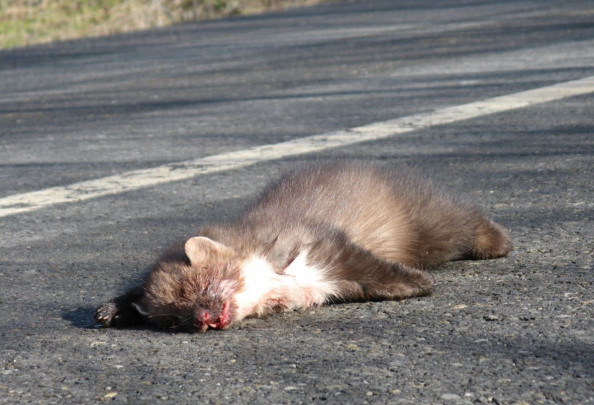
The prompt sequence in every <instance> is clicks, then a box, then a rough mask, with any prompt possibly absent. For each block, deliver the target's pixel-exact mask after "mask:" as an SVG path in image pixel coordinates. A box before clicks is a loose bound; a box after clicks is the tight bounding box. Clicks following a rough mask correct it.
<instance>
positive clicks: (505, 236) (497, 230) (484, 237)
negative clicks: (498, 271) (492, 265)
mask: <svg viewBox="0 0 594 405" xmlns="http://www.w3.org/2000/svg"><path fill="white" fill-rule="evenodd" d="M511 250H512V242H511V240H510V237H509V233H508V232H507V230H506V229H505V228H504V227H502V226H501V225H499V224H497V223H495V222H493V221H490V220H488V219H485V218H481V220H480V222H479V224H478V226H477V227H476V228H475V233H474V242H473V246H472V250H471V251H470V252H468V255H467V258H468V259H478V260H480V259H493V258H495V257H502V256H507V255H508V253H509V252H510V251H511Z"/></svg>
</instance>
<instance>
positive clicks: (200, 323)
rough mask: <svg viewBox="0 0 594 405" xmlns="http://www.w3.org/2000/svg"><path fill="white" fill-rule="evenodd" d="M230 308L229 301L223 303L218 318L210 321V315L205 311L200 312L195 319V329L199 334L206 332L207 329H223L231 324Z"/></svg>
mask: <svg viewBox="0 0 594 405" xmlns="http://www.w3.org/2000/svg"><path fill="white" fill-rule="evenodd" d="M230 307H231V304H230V303H229V301H225V302H224V303H223V307H222V308H221V312H220V313H219V316H218V317H217V318H216V319H214V320H211V315H210V313H208V312H207V311H204V312H201V313H200V314H199V315H198V316H197V318H196V321H197V322H196V327H197V328H198V330H199V331H200V332H206V331H207V330H208V329H225V328H226V327H227V326H229V324H230V323H231V313H230Z"/></svg>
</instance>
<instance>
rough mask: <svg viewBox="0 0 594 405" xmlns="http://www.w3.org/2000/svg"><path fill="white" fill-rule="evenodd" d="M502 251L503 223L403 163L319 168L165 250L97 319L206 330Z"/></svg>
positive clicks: (377, 295)
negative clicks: (140, 281)
mask: <svg viewBox="0 0 594 405" xmlns="http://www.w3.org/2000/svg"><path fill="white" fill-rule="evenodd" d="M511 248H512V245H511V242H510V239H509V236H508V233H507V231H506V230H505V229H504V228H502V227H501V226H499V225H498V224H496V223H494V222H491V221H489V220H488V219H486V218H485V217H484V216H483V215H482V214H481V212H480V211H479V210H478V209H477V208H475V207H474V206H472V205H470V204H468V203H464V202H460V201H456V200H454V199H452V198H451V197H450V196H448V195H447V194H446V193H445V192H444V191H442V190H438V189H436V188H435V187H433V186H432V185H431V184H430V182H429V181H426V180H420V179H418V178H416V177H415V176H412V175H410V174H409V173H408V171H407V170H405V169H402V168H400V169H397V168H392V169H380V168H377V167H375V166H373V165H372V164H369V163H346V162H341V163H332V164H325V165H318V166H315V167H312V168H308V169H305V170H301V171H299V172H297V173H294V174H290V175H288V176H285V177H284V178H282V179H281V180H280V181H278V182H277V183H275V184H272V185H271V186H269V187H268V188H267V189H266V190H265V191H264V193H263V194H262V195H261V197H260V198H259V199H258V200H257V201H256V202H255V203H254V204H253V205H252V206H250V207H249V208H248V209H247V210H246V211H245V213H244V214H243V215H242V216H241V217H240V218H239V219H238V220H236V221H234V222H230V223H225V224H213V225H208V226H205V227H203V228H201V229H199V231H198V232H197V234H196V236H194V237H192V238H190V239H188V240H187V241H185V243H182V244H180V245H178V246H175V247H173V248H172V249H171V250H169V251H168V252H167V253H165V254H164V255H163V256H162V257H161V258H160V259H159V260H158V261H157V262H156V263H155V264H154V265H153V267H152V269H151V270H150V272H149V273H148V275H147V276H146V277H145V279H144V281H143V284H142V285H141V286H138V287H136V288H133V289H131V290H130V291H128V292H127V293H126V294H124V295H122V296H120V297H117V298H115V299H113V300H111V301H109V302H108V303H106V304H105V305H103V306H101V307H99V308H98V309H97V311H96V314H95V320H96V321H97V322H98V323H99V324H101V325H103V326H116V327H123V326H129V325H132V324H137V323H148V324H150V325H153V326H156V327H159V328H169V329H171V330H187V331H198V332H205V331H206V330H208V329H223V328H226V327H228V326H229V325H230V324H232V323H233V322H236V321H239V320H241V319H243V318H245V317H247V316H262V315H265V314H268V313H271V312H274V311H280V310H285V309H291V308H304V307H310V306H314V305H321V304H324V303H328V302H336V301H361V300H394V299H403V298H409V297H418V296H422V295H427V294H430V293H431V291H432V287H433V282H432V279H431V277H430V275H429V273H427V272H426V271H425V270H424V269H426V268H428V267H432V266H436V265H438V264H440V263H443V262H446V261H448V260H452V259H490V258H494V257H500V256H506V255H507V254H508V253H509V251H510V250H511Z"/></svg>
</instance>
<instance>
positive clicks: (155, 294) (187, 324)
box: [133, 236, 243, 332]
mask: <svg viewBox="0 0 594 405" xmlns="http://www.w3.org/2000/svg"><path fill="white" fill-rule="evenodd" d="M184 251H185V256H186V257H183V258H179V257H177V258H168V257H167V256H166V257H165V258H163V259H161V260H160V261H159V262H158V263H157V264H156V265H155V267H154V268H153V270H152V271H151V273H150V274H149V276H148V278H147V279H146V281H145V285H144V295H143V297H142V298H141V299H140V300H139V301H137V302H136V303H134V304H133V305H134V307H135V308H136V310H137V311H138V312H139V313H140V314H141V315H142V316H143V317H144V318H145V319H146V321H147V322H148V323H149V324H151V325H153V326H156V327H159V328H163V329H171V330H185V331H192V332H195V331H197V332H206V331H207V330H208V329H224V328H226V327H227V326H229V324H231V322H232V321H233V320H234V318H235V311H236V308H235V303H234V302H233V299H232V298H233V295H234V294H235V293H236V292H237V291H239V290H241V288H242V287H243V281H242V280H241V277H240V276H239V264H240V260H239V259H238V257H237V254H236V253H235V252H234V251H233V250H232V249H231V248H229V247H227V246H225V245H223V244H221V243H219V242H216V241H213V240H211V239H209V238H206V237H202V236H198V237H194V238H190V239H189V240H188V241H187V242H186V243H185V246H184Z"/></svg>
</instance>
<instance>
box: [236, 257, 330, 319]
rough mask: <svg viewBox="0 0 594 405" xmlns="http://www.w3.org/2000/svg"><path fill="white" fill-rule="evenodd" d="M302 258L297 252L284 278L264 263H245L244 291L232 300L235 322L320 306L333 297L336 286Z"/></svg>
mask: <svg viewBox="0 0 594 405" xmlns="http://www.w3.org/2000/svg"><path fill="white" fill-rule="evenodd" d="M306 258H307V252H301V253H300V254H299V255H298V256H297V257H296V258H295V260H293V262H292V263H291V264H290V265H289V266H288V267H287V268H286V269H285V270H284V274H278V273H276V272H275V271H274V269H273V267H272V265H271V264H270V263H269V262H268V261H267V260H266V259H263V258H259V257H254V258H252V259H250V260H248V261H247V262H246V263H245V264H244V265H243V267H242V276H243V278H244V289H243V290H242V291H241V292H240V293H239V294H237V295H236V296H235V302H236V304H237V317H238V319H241V318H244V317H246V316H250V315H263V314H265V313H267V312H269V311H271V310H273V309H277V308H303V307H310V306H313V305H320V304H323V303H324V302H325V301H326V300H327V299H328V298H329V297H330V296H332V295H335V293H336V285H335V284H334V283H333V282H332V281H330V280H328V278H327V277H326V274H325V271H324V269H320V268H317V267H315V266H312V265H309V264H308V263H307V260H306Z"/></svg>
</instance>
